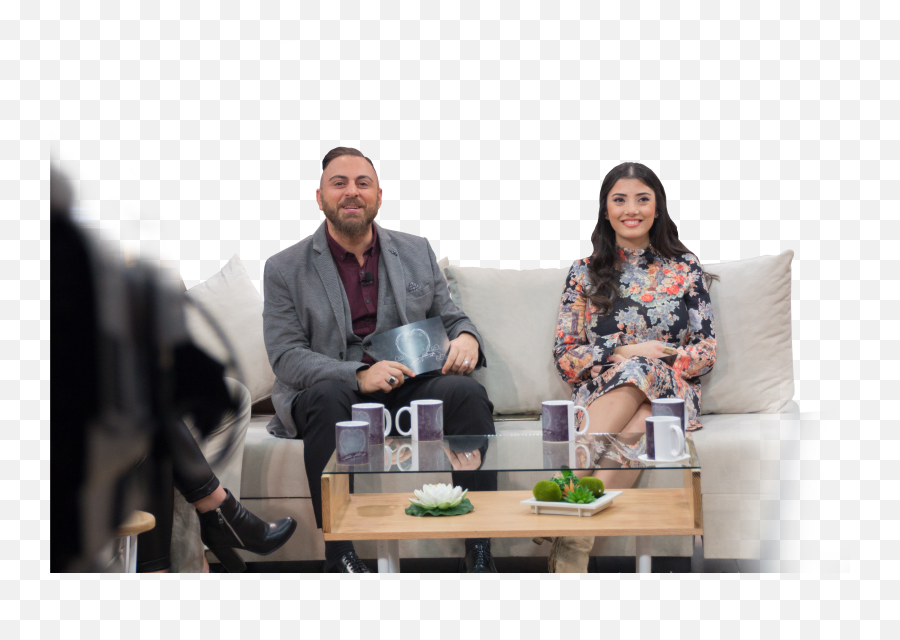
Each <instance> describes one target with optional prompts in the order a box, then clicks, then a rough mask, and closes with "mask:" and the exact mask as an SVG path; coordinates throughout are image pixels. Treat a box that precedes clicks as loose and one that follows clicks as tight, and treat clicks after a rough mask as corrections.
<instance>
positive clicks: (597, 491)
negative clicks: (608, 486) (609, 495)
mask: <svg viewBox="0 0 900 640" xmlns="http://www.w3.org/2000/svg"><path fill="white" fill-rule="evenodd" d="M578 486H579V487H587V488H588V489H589V490H590V492H591V493H592V494H593V495H594V497H595V498H599V497H600V496H602V495H603V493H604V490H605V488H604V486H603V480H601V479H600V478H595V477H593V476H585V477H583V478H582V479H581V480H579V481H578Z"/></svg>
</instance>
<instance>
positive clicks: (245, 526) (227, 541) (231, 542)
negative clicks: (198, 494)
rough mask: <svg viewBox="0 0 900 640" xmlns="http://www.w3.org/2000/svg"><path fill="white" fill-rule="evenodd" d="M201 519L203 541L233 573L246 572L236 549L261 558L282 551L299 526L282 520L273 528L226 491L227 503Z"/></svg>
mask: <svg viewBox="0 0 900 640" xmlns="http://www.w3.org/2000/svg"><path fill="white" fill-rule="evenodd" d="M197 515H198V516H199V517H200V539H201V540H203V544H205V545H206V546H207V547H209V550H210V551H212V552H213V553H214V554H215V556H216V557H217V558H218V559H219V561H220V562H221V563H222V564H223V565H224V566H225V568H226V569H227V570H228V571H230V572H231V573H238V572H241V571H243V570H244V569H246V568H247V565H246V564H245V563H244V561H243V560H241V557H240V556H239V555H238V554H237V552H236V551H235V549H245V550H247V551H252V552H253V553H256V554H259V555H261V556H265V555H268V554H270V553H272V552H273V551H275V550H277V549H279V548H280V547H281V546H282V545H283V544H284V543H285V542H287V541H288V539H290V537H291V535H293V533H294V530H295V529H296V528H297V522H296V521H295V520H294V519H293V518H282V519H281V520H276V521H275V522H272V523H271V524H270V523H268V522H265V521H264V520H260V519H259V518H257V517H256V516H255V515H253V514H252V513H250V512H249V511H247V510H246V509H245V508H244V507H243V506H242V505H241V503H240V502H238V501H237V500H236V499H235V497H234V496H233V495H231V491H229V490H228V489H225V500H223V501H222V504H220V505H219V506H218V507H216V508H215V509H213V510H212V511H207V512H206V513H199V512H198V514H197Z"/></svg>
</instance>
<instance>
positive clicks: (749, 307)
mask: <svg viewBox="0 0 900 640" xmlns="http://www.w3.org/2000/svg"><path fill="white" fill-rule="evenodd" d="M793 256H794V252H793V251H785V252H784V253H781V254H780V255H777V256H760V257H758V258H750V259H748V260H738V261H736V262H720V263H717V264H710V265H704V268H705V269H706V270H707V271H708V272H709V273H714V274H716V275H717V276H719V278H720V279H719V280H718V281H714V282H713V283H712V285H711V286H710V291H709V293H710V297H711V298H712V308H713V318H714V319H715V320H714V321H715V329H716V364H715V365H714V366H713V369H712V371H711V372H710V373H709V374H708V375H706V376H704V377H703V378H702V380H703V382H702V388H703V391H702V396H701V403H702V412H703V413H777V412H779V411H784V410H785V409H784V407H785V405H786V404H787V403H788V402H789V401H790V400H791V398H793V396H794V358H793V355H792V351H791V259H792V258H793Z"/></svg>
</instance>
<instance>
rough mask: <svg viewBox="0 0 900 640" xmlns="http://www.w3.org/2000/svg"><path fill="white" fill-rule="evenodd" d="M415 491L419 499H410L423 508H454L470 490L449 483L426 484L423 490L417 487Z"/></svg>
mask: <svg viewBox="0 0 900 640" xmlns="http://www.w3.org/2000/svg"><path fill="white" fill-rule="evenodd" d="M413 493H415V494H416V498H418V500H416V499H415V498H410V499H409V501H410V502H412V503H413V504H417V505H419V506H420V507H422V508H423V509H452V508H453V507H455V506H456V505H458V504H459V503H460V502H462V501H463V498H465V497H466V494H467V493H469V490H468V489H466V490H465V491H463V488H462V487H454V486H452V485H449V484H426V485H424V486H423V487H422V490H421V491H419V490H418V489H415V490H414V491H413Z"/></svg>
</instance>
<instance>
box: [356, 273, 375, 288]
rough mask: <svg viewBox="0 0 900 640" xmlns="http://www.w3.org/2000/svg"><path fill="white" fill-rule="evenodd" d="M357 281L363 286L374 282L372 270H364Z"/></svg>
mask: <svg viewBox="0 0 900 640" xmlns="http://www.w3.org/2000/svg"><path fill="white" fill-rule="evenodd" d="M359 283H360V284H361V285H363V286H367V285H370V284H374V283H375V276H374V275H372V272H371V271H366V272H365V273H364V274H363V276H362V279H361V280H360V281H359Z"/></svg>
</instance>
